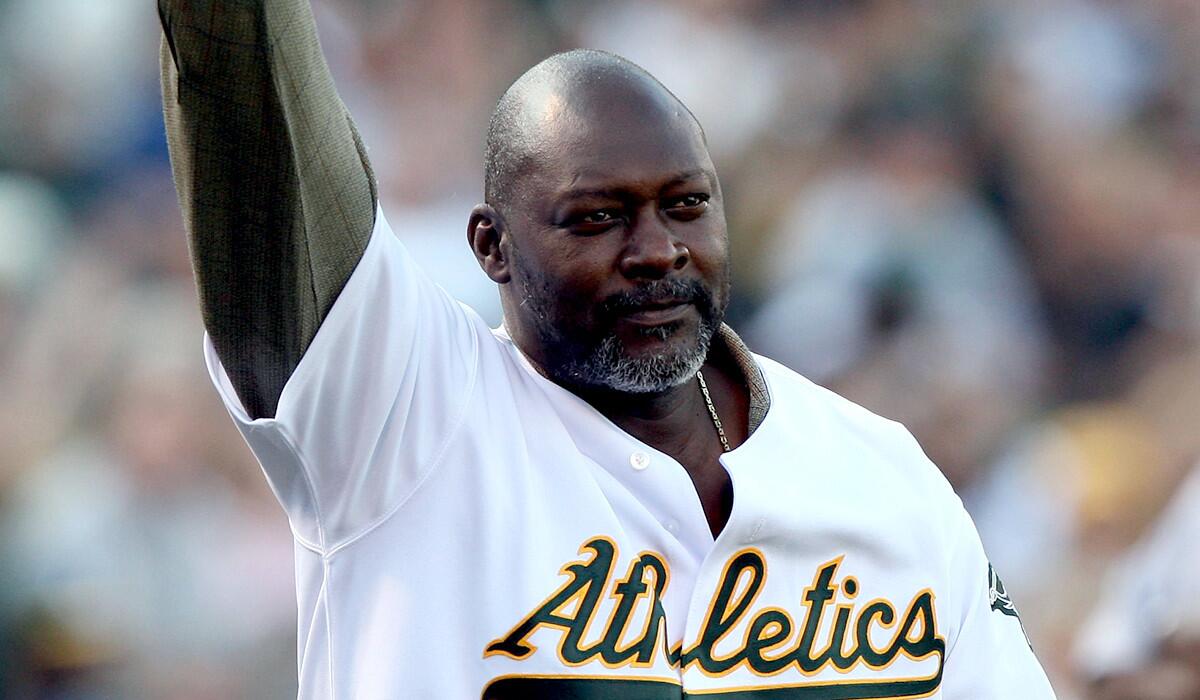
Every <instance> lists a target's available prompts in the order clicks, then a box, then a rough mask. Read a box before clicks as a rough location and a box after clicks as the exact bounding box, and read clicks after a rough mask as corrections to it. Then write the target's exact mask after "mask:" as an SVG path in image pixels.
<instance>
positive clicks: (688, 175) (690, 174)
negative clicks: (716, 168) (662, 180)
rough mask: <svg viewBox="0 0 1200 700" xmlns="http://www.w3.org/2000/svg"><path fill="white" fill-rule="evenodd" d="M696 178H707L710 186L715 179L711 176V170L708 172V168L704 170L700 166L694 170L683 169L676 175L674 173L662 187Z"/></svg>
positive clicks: (665, 187)
mask: <svg viewBox="0 0 1200 700" xmlns="http://www.w3.org/2000/svg"><path fill="white" fill-rule="evenodd" d="M696 179H704V180H707V181H708V184H709V186H712V184H713V181H714V180H715V178H714V177H713V174H712V173H711V172H709V171H708V170H704V169H702V168H697V169H695V170H685V171H683V172H681V173H679V174H678V175H676V176H675V177H673V178H671V179H670V180H669V181H668V182H667V183H666V184H665V185H663V189H664V190H665V189H667V188H669V187H674V186H676V185H682V184H684V183H686V182H691V181H692V180H696Z"/></svg>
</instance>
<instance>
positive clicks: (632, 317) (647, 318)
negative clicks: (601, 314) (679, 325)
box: [620, 300, 695, 326]
mask: <svg viewBox="0 0 1200 700" xmlns="http://www.w3.org/2000/svg"><path fill="white" fill-rule="evenodd" d="M694 308H695V305H694V304H692V303H691V302H688V301H683V300H671V301H664V302H652V303H649V304H641V305H638V306H636V307H633V308H630V309H628V310H626V311H624V312H622V313H621V315H620V317H621V320H623V321H626V322H628V323H632V324H634V325H638V326H661V325H664V324H667V323H674V322H676V321H679V320H682V319H683V318H684V317H685V316H686V315H687V314H688V313H690V312H691V311H692V310H693V309H694Z"/></svg>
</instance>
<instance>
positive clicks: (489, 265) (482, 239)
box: [467, 204, 512, 284]
mask: <svg viewBox="0 0 1200 700" xmlns="http://www.w3.org/2000/svg"><path fill="white" fill-rule="evenodd" d="M507 236H508V231H507V227H506V226H505V223H504V217H503V216H501V215H500V212H498V211H496V209H495V208H494V207H492V206H491V205H490V204H476V205H475V208H474V209H472V210H471V218H470V220H468V221H467V244H468V245H470V246H471V252H472V253H474V254H475V259H476V260H477V261H478V262H479V267H481V268H483V272H484V274H486V275H487V276H488V277H490V278H491V280H492V281H493V282H495V283H496V284H507V283H508V281H509V280H510V279H512V274H511V273H510V272H509V269H508V255H506V250H507V249H508V240H507Z"/></svg>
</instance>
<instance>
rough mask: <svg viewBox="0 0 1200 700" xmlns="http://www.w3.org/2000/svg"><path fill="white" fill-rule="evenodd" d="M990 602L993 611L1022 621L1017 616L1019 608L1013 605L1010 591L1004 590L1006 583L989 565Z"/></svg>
mask: <svg viewBox="0 0 1200 700" xmlns="http://www.w3.org/2000/svg"><path fill="white" fill-rule="evenodd" d="M987 575H988V602H990V603H991V606H992V610H995V611H996V612H998V613H1001V614H1004V615H1011V616H1012V617H1015V618H1017V619H1018V620H1020V619H1021V616H1020V615H1018V614H1017V606H1015V605H1013V602H1012V598H1010V597H1009V596H1008V591H1006V590H1004V582H1003V581H1001V580H1000V576H999V575H997V574H996V570H995V569H993V568H992V565H991V564H990V563H989V564H988V571H987Z"/></svg>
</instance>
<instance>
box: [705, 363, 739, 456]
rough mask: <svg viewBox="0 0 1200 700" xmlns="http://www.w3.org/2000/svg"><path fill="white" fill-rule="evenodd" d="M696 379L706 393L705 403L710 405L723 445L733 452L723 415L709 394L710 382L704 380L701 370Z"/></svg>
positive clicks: (709, 409) (710, 411)
mask: <svg viewBox="0 0 1200 700" xmlns="http://www.w3.org/2000/svg"><path fill="white" fill-rule="evenodd" d="M696 379H698V380H699V381H700V393H701V394H703V395H704V404H705V405H706V406H708V415H710V416H712V422H713V425H714V426H716V428H717V437H719V438H721V447H722V449H724V450H725V451H726V452H732V451H733V448H732V447H730V446H729V440H728V439H727V438H726V437H725V428H723V427H721V417H720V416H718V415H717V409H716V408H714V407H713V402H712V397H711V396H709V394H708V384H706V383H705V381H704V374H703V373H702V372H700V371H699V370H697V371H696Z"/></svg>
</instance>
